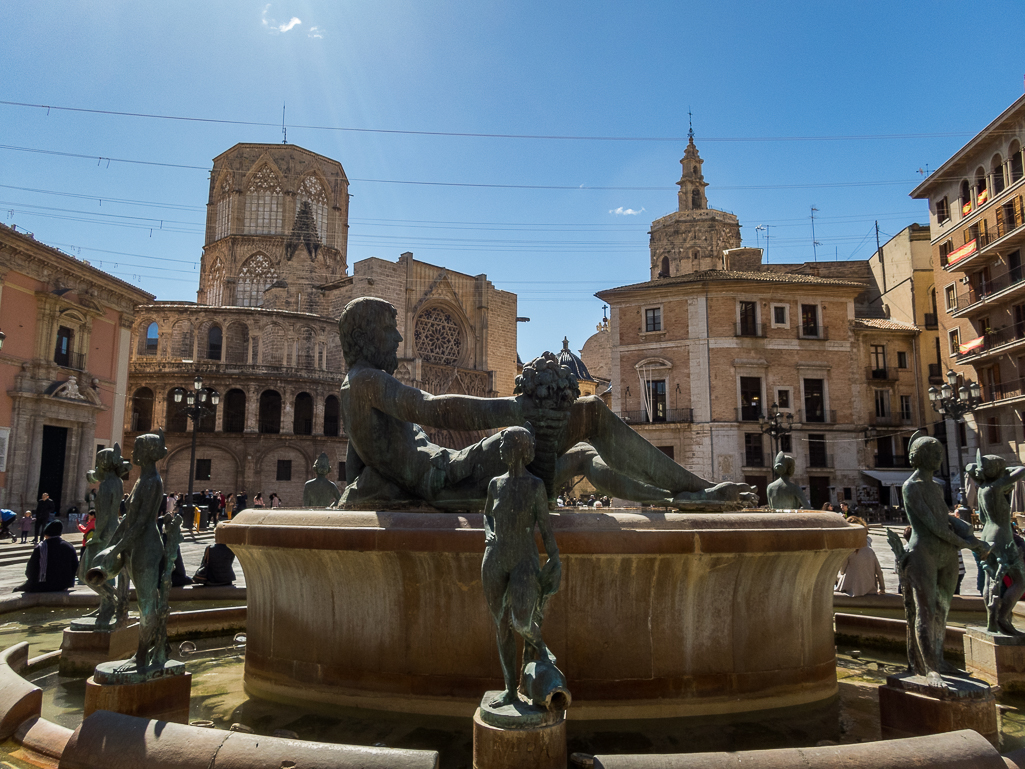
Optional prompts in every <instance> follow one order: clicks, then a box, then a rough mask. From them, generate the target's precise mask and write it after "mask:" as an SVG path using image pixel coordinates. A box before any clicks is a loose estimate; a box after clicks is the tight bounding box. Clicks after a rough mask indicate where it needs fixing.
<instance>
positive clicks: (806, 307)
mask: <svg viewBox="0 0 1025 769" xmlns="http://www.w3.org/2000/svg"><path fill="white" fill-rule="evenodd" d="M801 334H802V335H803V336H811V337H817V336H818V335H819V307H818V305H816V304H802V305H801Z"/></svg>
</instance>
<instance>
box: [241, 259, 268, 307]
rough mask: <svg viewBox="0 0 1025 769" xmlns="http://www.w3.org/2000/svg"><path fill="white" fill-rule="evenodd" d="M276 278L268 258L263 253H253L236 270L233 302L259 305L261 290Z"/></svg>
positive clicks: (251, 305)
mask: <svg viewBox="0 0 1025 769" xmlns="http://www.w3.org/2000/svg"><path fill="white" fill-rule="evenodd" d="M277 279H278V275H277V272H276V271H275V270H274V267H273V265H272V264H271V263H270V259H268V258H267V257H266V255H264V254H253V255H252V256H251V257H249V258H248V259H246V261H245V264H243V265H242V269H240V270H239V271H238V282H237V283H236V284H235V304H236V305H237V306H239V307H259V306H260V305H262V304H263V292H264V291H266V290H267V289H268V288H270V285H271V283H273V282H274V281H276V280H277Z"/></svg>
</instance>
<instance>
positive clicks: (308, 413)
mask: <svg viewBox="0 0 1025 769" xmlns="http://www.w3.org/2000/svg"><path fill="white" fill-rule="evenodd" d="M292 432H293V433H295V434H296V435H313V396H312V395H310V394H309V393H299V394H298V395H296V396H295V418H294V419H293V420H292Z"/></svg>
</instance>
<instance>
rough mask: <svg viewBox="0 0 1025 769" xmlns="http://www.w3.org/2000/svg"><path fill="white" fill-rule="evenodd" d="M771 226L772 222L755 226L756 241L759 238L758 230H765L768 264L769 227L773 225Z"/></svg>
mask: <svg viewBox="0 0 1025 769" xmlns="http://www.w3.org/2000/svg"><path fill="white" fill-rule="evenodd" d="M771 226H772V225H771V224H759V225H758V226H757V227H755V241H756V242H757V240H758V232H759V231H761V230H764V231H765V263H766V264H768V263H769V227H771Z"/></svg>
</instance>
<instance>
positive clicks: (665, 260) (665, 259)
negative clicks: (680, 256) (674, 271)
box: [662, 256, 669, 278]
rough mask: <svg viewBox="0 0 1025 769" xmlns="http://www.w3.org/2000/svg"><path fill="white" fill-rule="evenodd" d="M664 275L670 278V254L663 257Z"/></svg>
mask: <svg viewBox="0 0 1025 769" xmlns="http://www.w3.org/2000/svg"><path fill="white" fill-rule="evenodd" d="M662 277H663V278H668V277H669V257H668V256H663V257H662Z"/></svg>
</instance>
